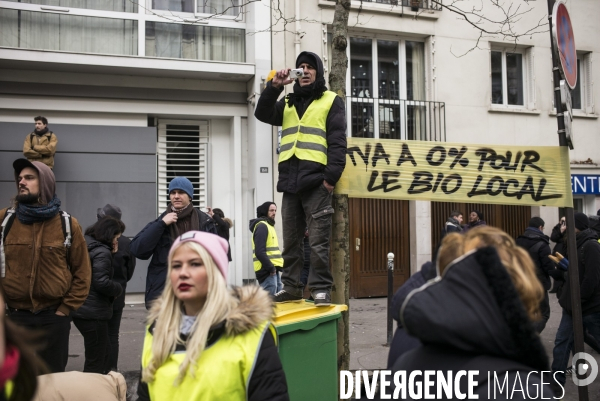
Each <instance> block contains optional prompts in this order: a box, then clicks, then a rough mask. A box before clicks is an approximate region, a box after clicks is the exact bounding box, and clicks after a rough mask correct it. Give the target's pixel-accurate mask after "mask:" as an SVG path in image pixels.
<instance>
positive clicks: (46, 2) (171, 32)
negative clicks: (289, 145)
mask: <svg viewBox="0 0 600 401" xmlns="http://www.w3.org/2000/svg"><path fill="white" fill-rule="evenodd" d="M266 5H267V7H265V4H262V3H260V2H258V3H256V2H254V3H252V2H250V3H248V4H245V2H241V1H240V2H238V1H231V0H206V1H203V0H178V1H174V0H139V1H130V0H94V1H87V0H28V1H25V0H22V1H21V0H20V1H0V21H1V22H0V81H1V82H0V141H1V142H2V147H1V148H0V194H1V196H0V198H1V206H2V207H6V206H8V205H9V204H10V199H11V197H13V196H14V195H15V186H14V177H13V172H12V161H13V160H14V159H16V158H18V157H22V147H23V141H24V140H25V137H26V136H27V134H28V133H30V132H32V131H33V118H34V117H35V116H39V115H41V116H45V117H46V118H48V120H49V126H48V127H49V129H50V130H51V131H53V132H55V133H56V135H57V137H58V150H57V154H56V157H55V169H54V172H55V174H56V178H57V194H58V196H59V197H60V199H61V200H62V208H63V209H64V210H67V211H68V212H69V213H71V214H72V215H73V216H75V217H77V218H78V219H79V221H80V222H81V223H82V226H83V227H84V228H85V227H87V226H88V225H90V224H92V223H93V222H94V221H95V219H96V209H97V208H98V207H102V206H103V205H105V204H106V203H112V204H116V205H118V206H119V207H121V209H122V211H123V220H124V222H125V224H126V225H127V230H126V232H125V235H127V236H129V237H133V236H135V235H136V234H137V233H138V232H139V231H140V230H141V229H142V228H143V227H144V226H145V224H147V223H148V222H150V221H152V220H153V219H155V218H156V217H157V216H158V214H160V213H161V212H162V211H164V210H165V208H166V205H167V202H168V194H167V188H168V182H169V181H170V180H171V178H172V177H174V176H187V177H188V178H190V180H191V181H192V182H193V183H194V187H195V194H194V195H195V196H194V204H195V206H197V207H201V208H206V207H218V208H221V209H222V210H223V211H224V212H225V214H226V216H227V217H230V218H231V219H232V220H233V221H234V227H233V228H232V230H231V231H230V234H231V246H232V258H233V262H232V263H231V266H230V274H229V277H230V278H229V279H230V282H231V283H236V284H242V283H243V282H244V280H246V279H252V278H254V272H253V270H252V259H251V255H252V251H251V248H250V239H249V231H248V229H247V222H248V220H249V219H250V218H252V217H254V216H255V209H256V207H255V205H256V204H260V203H262V202H264V201H266V200H271V199H272V197H273V169H272V165H271V164H270V160H271V155H272V153H273V144H274V141H273V138H272V135H271V128H270V127H267V126H265V125H264V124H260V123H257V122H256V120H255V119H254V118H253V104H252V102H253V101H254V99H253V96H254V94H255V93H257V92H259V91H260V86H261V84H262V83H263V82H264V79H265V77H266V75H267V74H268V72H269V70H270V69H271V64H272V63H271V39H270V33H269V9H268V3H266ZM261 77H262V78H261ZM264 161H268V162H267V163H265V162H264ZM261 167H266V169H261ZM261 171H265V172H261ZM146 266H147V263H146V262H138V267H137V268H136V273H135V275H134V278H133V279H132V281H131V283H130V285H129V286H128V291H130V292H143V291H144V286H145V276H146Z"/></svg>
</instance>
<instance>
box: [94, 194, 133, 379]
mask: <svg viewBox="0 0 600 401" xmlns="http://www.w3.org/2000/svg"><path fill="white" fill-rule="evenodd" d="M96 216H97V217H98V220H100V219H101V218H103V217H105V216H110V217H113V218H115V219H117V220H121V216H122V213H121V208H120V207H118V206H115V205H111V204H106V205H105V206H104V207H103V208H98V210H97V212H96ZM117 242H118V250H117V252H116V253H114V254H113V259H112V267H113V270H114V276H113V281H116V282H117V283H119V284H121V287H123V292H121V295H119V296H118V297H117V298H116V299H115V301H114V302H113V314H112V317H111V318H110V320H109V321H108V340H109V343H110V355H109V356H108V363H109V368H110V370H114V371H117V365H118V362H119V329H120V327H121V316H123V308H125V289H126V288H127V282H128V281H129V280H131V277H132V276H133V271H134V270H135V262H136V259H135V256H133V255H132V254H131V251H130V249H129V248H130V245H131V240H130V239H129V238H127V237H126V236H125V235H121V236H119V238H118V239H117Z"/></svg>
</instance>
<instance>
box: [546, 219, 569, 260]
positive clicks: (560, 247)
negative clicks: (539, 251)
mask: <svg viewBox="0 0 600 401" xmlns="http://www.w3.org/2000/svg"><path fill="white" fill-rule="evenodd" d="M560 227H561V224H560V223H558V224H557V225H555V226H554V228H552V233H551V234H550V241H552V242H554V248H553V249H552V253H553V254H555V253H556V252H558V253H560V254H561V255H563V256H565V257H566V256H567V247H566V241H565V233H566V231H565V232H564V233H561V232H560Z"/></svg>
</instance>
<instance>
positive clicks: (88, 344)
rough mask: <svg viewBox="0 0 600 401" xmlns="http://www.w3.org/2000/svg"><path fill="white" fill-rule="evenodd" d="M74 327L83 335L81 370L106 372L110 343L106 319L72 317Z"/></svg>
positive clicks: (107, 369) (107, 370) (108, 367)
mask: <svg viewBox="0 0 600 401" xmlns="http://www.w3.org/2000/svg"><path fill="white" fill-rule="evenodd" d="M73 323H75V327H77V330H79V332H80V333H81V335H82V336H83V345H84V347H85V363H84V365H83V371H84V372H89V373H100V374H106V373H108V372H109V370H110V366H109V365H108V358H109V354H110V343H109V340H108V320H87V319H78V318H73Z"/></svg>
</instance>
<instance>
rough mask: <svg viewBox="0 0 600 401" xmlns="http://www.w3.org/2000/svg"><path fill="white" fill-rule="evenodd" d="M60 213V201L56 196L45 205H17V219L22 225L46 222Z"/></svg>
mask: <svg viewBox="0 0 600 401" xmlns="http://www.w3.org/2000/svg"><path fill="white" fill-rule="evenodd" d="M58 212H60V199H58V198H57V197H56V194H54V196H53V197H52V199H51V200H50V202H48V204H46V205H39V204H26V203H19V204H17V218H18V219H19V221H20V222H21V223H23V224H33V223H39V222H42V221H46V220H49V219H51V218H52V217H54V216H56V215H57V214H58Z"/></svg>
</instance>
